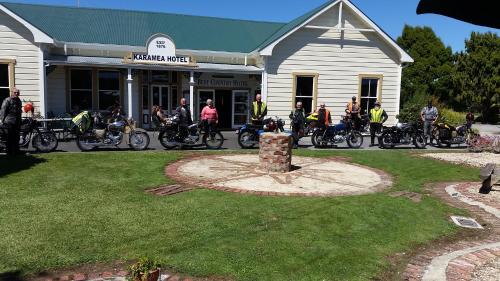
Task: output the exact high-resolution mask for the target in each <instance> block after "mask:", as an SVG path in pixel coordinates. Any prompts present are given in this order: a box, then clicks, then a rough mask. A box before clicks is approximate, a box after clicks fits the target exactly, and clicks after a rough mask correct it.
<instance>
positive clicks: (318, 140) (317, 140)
mask: <svg viewBox="0 0 500 281" xmlns="http://www.w3.org/2000/svg"><path fill="white" fill-rule="evenodd" d="M323 133H324V132H323V131H321V130H316V131H315V132H314V133H313V135H312V136H311V143H312V145H313V146H314V147H315V148H322V147H325V146H326V143H324V142H323Z"/></svg>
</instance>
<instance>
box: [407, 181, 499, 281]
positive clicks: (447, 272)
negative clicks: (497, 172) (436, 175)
mask: <svg viewBox="0 0 500 281" xmlns="http://www.w3.org/2000/svg"><path fill="white" fill-rule="evenodd" d="M479 187H480V184H479V183H459V184H448V185H444V186H443V185H437V186H435V187H434V188H433V192H434V193H435V194H436V195H437V196H439V197H441V198H443V199H444V200H445V201H447V202H448V203H450V204H452V205H453V206H456V207H459V208H466V209H468V210H469V211H470V213H471V214H472V216H473V217H475V218H479V219H480V220H481V221H483V222H484V223H483V226H484V227H485V229H486V230H474V231H478V233H477V238H476V239H469V240H467V241H459V242H455V243H452V244H446V245H445V246H437V247H433V248H432V249H427V250H424V251H423V252H422V253H421V254H419V255H417V256H416V257H414V258H413V259H412V260H411V261H410V263H409V264H408V266H407V268H406V270H405V272H404V274H403V279H404V280H412V281H413V280H415V281H416V280H419V281H459V280H461V281H465V280H484V281H492V280H496V281H498V280H500V276H494V277H491V276H490V275H488V274H487V273H488V272H491V271H492V270H493V271H496V270H498V269H497V268H494V267H496V265H498V264H499V263H498V261H499V260H500V200H499V198H500V197H498V196H499V193H500V190H493V191H492V192H491V193H490V194H480V193H478V191H479ZM485 269H486V270H485ZM484 272H486V273H484Z"/></svg>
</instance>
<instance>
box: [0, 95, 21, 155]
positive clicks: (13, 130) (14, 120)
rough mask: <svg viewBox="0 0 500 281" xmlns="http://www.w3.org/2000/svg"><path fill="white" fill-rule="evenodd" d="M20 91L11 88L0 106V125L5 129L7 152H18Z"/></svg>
mask: <svg viewBox="0 0 500 281" xmlns="http://www.w3.org/2000/svg"><path fill="white" fill-rule="evenodd" d="M19 95H20V91H19V90H18V89H17V88H13V89H12V92H11V94H10V97H8V98H6V99H5V100H4V101H3V103H2V107H1V108H0V126H2V127H4V128H6V129H7V154H8V155H14V154H18V153H19V133H20V131H21V113H22V103H21V99H19Z"/></svg>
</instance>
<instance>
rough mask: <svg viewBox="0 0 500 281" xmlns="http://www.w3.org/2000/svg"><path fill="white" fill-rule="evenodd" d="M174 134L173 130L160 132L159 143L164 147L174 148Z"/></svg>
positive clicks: (175, 142) (175, 143)
mask: <svg viewBox="0 0 500 281" xmlns="http://www.w3.org/2000/svg"><path fill="white" fill-rule="evenodd" d="M176 135H177V132H175V131H173V130H166V131H163V132H161V133H160V136H159V137H158V140H159V141H160V143H161V145H162V146H163V147H165V148H166V149H174V148H175V147H176V146H177V144H178V142H177V140H176Z"/></svg>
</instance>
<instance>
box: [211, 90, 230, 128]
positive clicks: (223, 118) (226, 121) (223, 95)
mask: <svg viewBox="0 0 500 281" xmlns="http://www.w3.org/2000/svg"><path fill="white" fill-rule="evenodd" d="M232 103H233V100H232V92H231V90H216V91H215V107H216V108H217V113H218V114H219V126H218V127H219V129H231V128H232V123H231V119H232V116H231V115H232V113H233V112H232V108H233V106H232Z"/></svg>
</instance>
